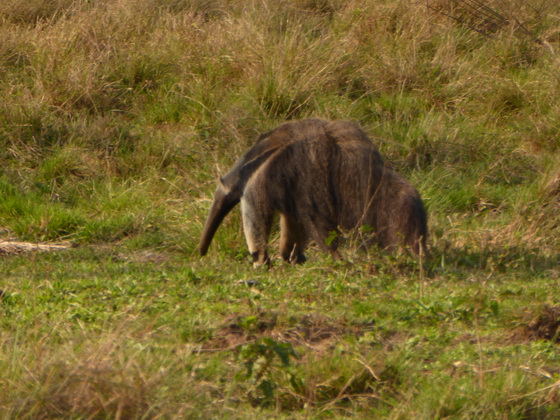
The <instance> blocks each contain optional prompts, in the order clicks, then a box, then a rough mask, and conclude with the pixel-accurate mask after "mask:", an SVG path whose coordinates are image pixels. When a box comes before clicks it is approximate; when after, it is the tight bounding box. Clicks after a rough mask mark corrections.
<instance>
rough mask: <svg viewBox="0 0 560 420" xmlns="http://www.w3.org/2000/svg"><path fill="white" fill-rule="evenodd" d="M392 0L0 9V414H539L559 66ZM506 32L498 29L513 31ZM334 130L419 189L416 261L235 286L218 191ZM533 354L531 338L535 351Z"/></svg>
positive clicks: (550, 285)
mask: <svg viewBox="0 0 560 420" xmlns="http://www.w3.org/2000/svg"><path fill="white" fill-rule="evenodd" d="M489 5H490V6H491V7H495V8H496V10H498V11H499V12H501V13H504V14H505V15H507V16H508V18H511V16H513V17H515V19H512V20H511V21H512V22H513V21H517V22H521V23H523V24H524V25H525V26H526V27H527V28H529V29H530V30H531V31H532V33H533V34H534V35H535V36H536V37H538V38H539V39H540V43H539V42H535V40H534V38H533V37H532V36H525V35H523V34H520V33H519V32H518V31H515V30H514V27H513V26H512V27H504V28H502V29H501V30H500V31H497V32H495V33H493V34H492V37H487V36H484V35H482V34H480V33H477V32H474V31H472V30H470V29H469V28H467V27H465V26H462V25H460V24H458V23H457V22H454V21H453V20H450V19H448V18H446V17H445V16H441V15H438V14H437V13H435V12H434V11H433V10H430V9H428V8H426V7H425V5H424V4H411V3H410V2H408V1H401V0H391V1H385V2H371V1H362V0H356V1H350V2H346V1H339V0H316V1H313V0H311V1H303V2H302V1H292V0H283V1H280V2H270V1H260V2H241V1H227V2H226V1H222V0H214V1H175V0H173V1H171V0H141V1H133V0H121V1H118V2H110V1H106V0H102V1H96V2H90V1H77V0H58V1H43V0H33V1H19V0H17V1H8V2H4V3H2V5H0V38H1V39H2V42H0V79H1V80H2V83H1V84H0V144H1V145H2V147H1V148H0V163H1V166H0V227H1V229H0V232H1V235H2V239H18V240H26V241H32V242H36V241H64V242H67V243H72V244H74V245H76V246H75V247H73V248H70V249H66V250H64V251H58V252H53V253H38V252H37V253H31V254H22V255H0V257H1V258H2V262H1V265H0V275H1V278H2V280H1V281H0V370H1V371H2V372H3V374H2V375H0V416H2V417H6V418H47V417H48V418H51V417H71V418H82V417H84V418H91V417H99V418H105V417H111V418H112V417H116V418H145V417H170V418H221V417H227V418H250V417H255V416H257V417H259V418H261V417H269V418H310V417H311V418H321V417H326V418H329V417H341V416H349V417H352V416H354V417H357V418H365V417H367V418H385V417H387V418H395V419H397V418H403V419H404V418H425V419H428V418H429V419H431V418H446V417H453V418H554V417H555V413H556V411H557V410H558V408H559V407H558V396H557V393H558V374H559V373H558V369H557V365H558V337H557V331H558V330H557V325H556V330H555V331H556V332H555V331H554V327H555V324H554V320H552V321H551V320H548V321H547V322H548V323H547V322H545V321H544V318H543V317H542V316H541V315H542V314H543V313H544V314H547V313H550V314H554V313H556V312H555V311H556V310H557V308H558V306H559V305H560V304H559V302H558V298H557V296H556V294H555V293H554V291H555V290H556V289H557V288H558V284H557V283H558V281H557V279H558V264H559V263H560V261H559V257H558V249H559V246H560V242H559V239H558V238H559V237H560V235H559V226H560V225H559V223H558V209H559V208H558V200H559V197H560V181H559V180H560V175H559V174H560V171H559V169H558V168H559V163H558V148H559V145H560V140H559V139H560V136H559V134H560V132H559V127H560V124H559V122H560V120H559V118H560V117H559V115H560V112H559V111H560V108H559V107H558V105H557V102H558V101H557V98H558V97H559V93H560V92H559V90H560V84H559V83H558V81H559V79H558V74H559V72H560V68H559V66H560V61H558V59H557V58H556V53H555V51H556V50H557V49H558V48H559V47H560V45H559V41H560V38H559V37H558V31H557V27H558V16H559V13H558V7H557V6H556V5H555V4H553V2H528V3H526V4H525V3H523V4H521V3H520V2H512V4H511V5H509V4H508V5H505V4H502V3H495V4H494V3H492V4H489ZM512 14H513V15H512ZM306 117H323V118H330V119H339V118H342V119H351V120H355V121H357V122H358V123H359V124H360V125H361V126H362V127H363V128H364V129H365V130H366V132H367V133H368V134H369V135H370V137H371V138H372V140H373V141H375V142H376V143H377V144H378V145H379V148H380V149H381V151H382V153H383V155H384V156H386V158H387V160H388V161H389V162H390V163H391V164H392V165H394V166H395V168H396V169H397V170H398V171H399V172H401V173H403V174H404V175H405V176H406V177H407V178H408V179H409V180H411V182H412V183H413V184H414V185H415V186H416V187H417V188H418V190H419V191H420V193H421V194H422V197H423V198H424V201H425V204H426V207H427V209H428V213H429V226H430V239H429V244H430V255H429V256H428V257H426V259H425V260H423V261H422V263H420V262H419V261H417V260H413V259H411V258H409V257H408V256H406V255H396V256H395V255H385V254H381V253H378V252H376V251H375V250H373V251H372V252H370V253H369V255H366V254H364V253H362V252H358V251H356V250H355V249H354V248H355V246H354V244H352V243H350V244H347V245H346V246H345V247H343V249H342V250H341V251H342V254H343V257H344V259H343V261H337V262H335V261H332V260H331V259H330V258H328V257H326V256H324V255H322V254H321V253H320V252H318V251H317V250H316V249H313V248H312V249H311V250H310V251H309V261H308V262H307V263H306V264H305V265H303V266H298V267H292V266H288V265H286V264H284V263H282V262H281V261H280V259H279V257H278V255H277V251H276V249H277V241H278V233H277V230H276V229H275V230H274V231H273V235H272V241H271V242H272V243H271V255H272V256H273V263H274V264H273V268H271V269H270V270H268V271H264V270H263V271H258V270H257V271H255V270H252V269H250V263H249V258H248V256H247V252H246V246H245V241H244V238H243V235H242V228H241V223H240V217H239V215H238V214H237V213H235V212H234V213H233V214H231V215H230V216H228V218H227V219H226V220H225V221H224V223H223V225H222V226H221V229H220V230H219V231H218V233H217V235H216V238H215V240H214V242H213V243H212V246H211V248H210V250H209V253H208V255H207V256H205V257H204V258H200V257H199V256H198V253H197V250H196V246H197V243H198V237H199V235H200V232H201V229H202V225H203V222H204V218H205V216H206V212H207V210H208V208H209V206H210V200H211V197H212V193H213V191H214V189H215V185H216V179H217V178H218V176H220V175H223V174H224V173H225V172H226V171H227V170H228V168H229V167H230V166H231V165H232V164H233V162H234V161H235V160H236V159H237V158H238V157H239V156H241V155H242V153H243V152H244V151H245V150H246V149H247V148H248V147H249V146H250V145H251V144H253V143H254V142H255V141H256V139H257V138H258V135H259V134H261V133H263V132H266V131H267V130H269V129H271V128H273V127H275V126H276V125H278V124H279V123H281V122H283V121H286V120H289V119H299V118H306ZM547 334H548V335H547Z"/></svg>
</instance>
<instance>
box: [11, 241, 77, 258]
mask: <svg viewBox="0 0 560 420" xmlns="http://www.w3.org/2000/svg"><path fill="white" fill-rule="evenodd" d="M71 247H72V244H69V243H50V242H40V243H34V242H18V241H5V240H0V255H14V254H21V253H24V252H33V251H41V252H45V251H47V252H48V251H59V250H61V249H67V248H71Z"/></svg>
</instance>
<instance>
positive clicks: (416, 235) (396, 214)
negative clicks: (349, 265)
mask: <svg viewBox="0 0 560 420" xmlns="http://www.w3.org/2000/svg"><path fill="white" fill-rule="evenodd" d="M240 201H241V208H242V216H243V226H244V232H245V237H246V239H247V243H248V245H249V251H250V252H251V255H252V256H253V261H254V263H255V265H261V264H265V263H268V262H269V258H268V254H267V246H268V238H269V235H270V229H271V226H272V222H273V216H274V214H275V213H276V212H278V213H280V227H281V235H280V254H281V255H282V258H283V259H284V260H286V261H290V262H292V263H299V262H303V261H305V255H304V251H305V249H306V247H307V244H308V241H309V240H310V239H312V240H314V241H315V242H316V243H317V245H318V246H319V248H320V249H322V250H323V251H326V252H330V253H331V254H332V255H333V257H334V258H338V257H339V254H338V251H337V248H338V239H337V238H335V239H334V240H332V241H328V238H329V236H330V235H332V232H337V233H339V232H340V230H345V231H346V230H354V229H356V228H358V227H360V226H369V227H371V228H372V233H371V237H370V240H369V241H368V243H377V244H378V245H379V246H380V247H382V248H388V249H392V248H394V247H395V246H396V245H398V244H402V245H405V246H408V247H410V248H411V249H412V250H413V251H414V252H415V253H416V254H420V253H422V252H423V250H424V249H425V244H426V236H427V223H426V213H425V210H424V206H423V204H422V200H421V198H420V195H419V194H418V192H417V191H416V189H415V188H414V187H413V186H412V185H411V184H410V183H409V182H408V181H407V180H406V179H405V178H403V177H402V176H400V175H398V174H397V173H395V172H394V171H393V170H391V169H390V168H388V167H387V166H386V165H385V163H384V161H383V159H382V157H381V155H380V154H379V152H378V150H377V148H376V147H375V146H374V145H373V144H372V143H371V141H370V140H369V139H368V138H367V136H366V134H365V133H364V132H363V131H362V130H361V129H360V128H359V127H358V126H357V125H356V124H353V123H351V122H345V121H335V122H329V121H325V120H320V119H310V120H303V121H297V122H290V123H286V124H283V125H281V126H279V127H278V128H276V129H274V130H272V131H270V132H269V133H266V134H264V135H262V136H261V137H260V138H259V140H258V141H257V143H256V144H255V145H254V146H253V147H252V148H250V149H249V151H248V152H247V153H246V154H245V156H243V157H242V158H241V159H240V160H239V161H238V162H237V163H236V164H235V165H234V167H233V168H232V170H231V171H230V172H229V173H228V174H226V175H225V176H224V177H223V178H222V179H221V183H220V186H219V187H218V189H217V190H216V194H215V196H214V203H213V204H212V208H211V210H210V214H209V216H208V219H207V221H206V224H205V227H204V231H203V234H202V237H201V241H200V252H201V254H202V255H204V254H206V252H207V250H208V247H209V245H210V242H211V240H212V238H213V236H214V233H215V231H216V229H217V228H218V226H219V224H220V223H221V221H222V220H223V218H224V217H225V215H226V214H227V213H228V212H229V211H230V210H231V209H232V208H233V207H234V206H235V205H236V204H237V203H238V202H240ZM327 242H329V243H328V244H327Z"/></svg>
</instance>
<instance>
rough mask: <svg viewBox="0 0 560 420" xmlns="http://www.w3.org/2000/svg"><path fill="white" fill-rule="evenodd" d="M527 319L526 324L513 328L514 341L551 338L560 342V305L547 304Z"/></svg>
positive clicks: (512, 336)
mask: <svg viewBox="0 0 560 420" xmlns="http://www.w3.org/2000/svg"><path fill="white" fill-rule="evenodd" d="M526 319H527V320H528V321H526V324H525V325H521V326H519V327H517V328H515V329H514V330H513V332H512V334H511V340H512V341H513V342H525V341H533V340H551V341H553V342H555V343H560V330H559V328H560V306H549V305H545V306H543V307H542V308H540V309H539V310H538V311H537V312H536V313H533V314H530V315H528V316H526Z"/></svg>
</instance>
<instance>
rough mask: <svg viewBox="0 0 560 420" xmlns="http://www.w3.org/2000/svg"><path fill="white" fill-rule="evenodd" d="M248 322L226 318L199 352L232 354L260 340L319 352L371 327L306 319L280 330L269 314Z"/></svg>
mask: <svg viewBox="0 0 560 420" xmlns="http://www.w3.org/2000/svg"><path fill="white" fill-rule="evenodd" d="M250 318H251V317H246V316H242V315H236V316H233V317H231V318H229V319H228V320H227V321H226V322H225V323H224V324H223V326H222V327H220V328H219V329H218V330H217V332H216V333H215V335H214V337H213V338H212V339H210V340H209V341H207V342H206V343H205V344H204V346H203V348H202V350H203V351H219V350H231V349H234V348H236V347H238V346H241V345H244V344H246V343H249V342H251V341H254V340H256V339H258V338H259V337H270V338H272V339H274V340H277V341H282V342H288V343H291V344H294V345H301V346H306V347H311V348H315V349H319V348H325V347H328V346H329V345H331V344H332V343H333V342H334V341H337V340H339V339H340V338H342V337H343V336H348V335H351V336H356V337H359V336H361V335H363V334H364V333H365V332H366V331H368V330H369V329H371V327H372V325H370V324H367V325H353V324H349V323H348V322H346V321H343V320H333V319H331V318H328V317H326V316H322V315H306V316H304V317H302V318H301V319H298V320H296V322H295V326H293V327H290V328H279V327H278V325H277V319H276V316H274V315H271V314H260V315H259V316H258V317H254V319H252V321H251V322H249V323H248V322H247V320H248V319H250Z"/></svg>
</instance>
